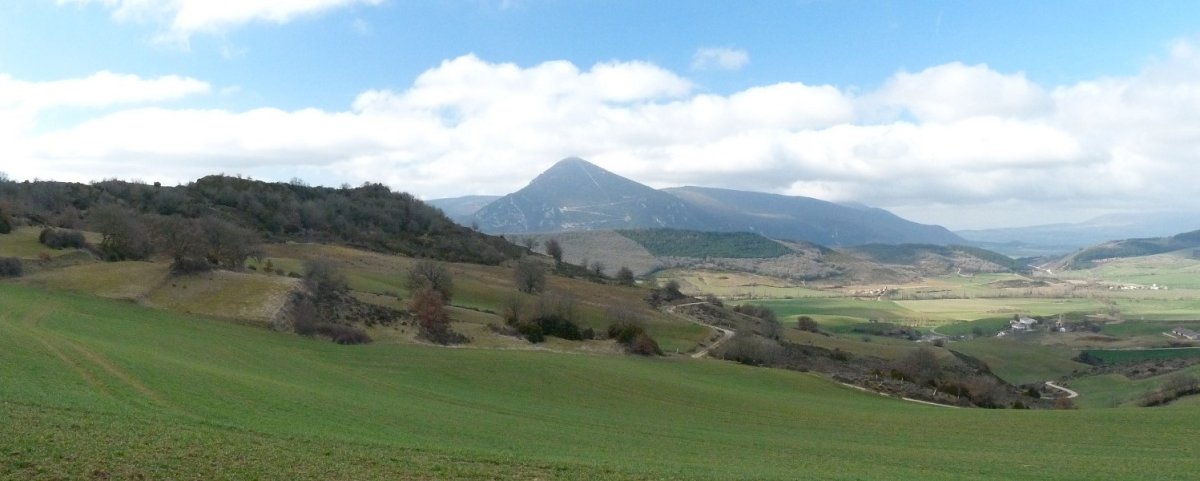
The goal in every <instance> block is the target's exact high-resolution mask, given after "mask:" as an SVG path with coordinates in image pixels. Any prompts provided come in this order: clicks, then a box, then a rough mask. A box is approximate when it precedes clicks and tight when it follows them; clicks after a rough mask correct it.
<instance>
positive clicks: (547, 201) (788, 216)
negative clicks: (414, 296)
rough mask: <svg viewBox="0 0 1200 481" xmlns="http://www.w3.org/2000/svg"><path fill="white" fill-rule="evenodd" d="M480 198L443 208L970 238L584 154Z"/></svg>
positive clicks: (605, 221)
mask: <svg viewBox="0 0 1200 481" xmlns="http://www.w3.org/2000/svg"><path fill="white" fill-rule="evenodd" d="M478 201H479V198H478V197H471V198H456V199H439V200H438V201H436V205H440V206H444V208H445V209H448V210H447V212H448V213H450V212H453V214H452V216H453V217H455V218H456V219H459V221H460V222H464V223H474V224H477V225H478V226H479V227H480V229H482V230H483V231H484V232H489V233H496V234H513V233H546V232H562V231H580V230H613V229H641V228H671V229H683V230H698V231H710V232H755V233H758V234H762V235H764V236H766V237H769V238H772V239H784V240H798V241H807V242H814V243H817V244H822V245H829V246H840V245H856V244H868V243H893V244H901V243H925V244H962V243H964V242H965V241H963V239H962V238H960V237H958V236H956V235H954V234H953V233H951V232H950V231H948V230H946V229H945V228H943V227H940V226H932V225H923V224H917V223H915V222H911V221H908V220H905V219H903V218H900V217H899V216H896V215H895V214H892V213H890V212H888V211H886V210H883V209H876V208H870V207H865V206H855V205H843V204H836V203H832V202H826V201H823V200H818V199H812V198H808V197H796V196H784V195H775V194H764V193H758V192H744V191H736V190H727V189H713V188H705V187H679V188H673V189H664V190H661V191H660V190H654V189H652V188H650V187H648V186H645V185H642V184H639V183H637V182H635V181H633V180H630V179H626V178H624V177H621V176H619V175H616V174H614V173H612V172H609V171H606V170H604V169H602V168H600V167H598V166H596V165H595V164H592V163H589V162H587V161H585V160H582V159H577V158H570V159H564V160H562V161H560V162H558V163H557V164H555V165H554V166H553V167H551V168H550V169H549V170H547V171H545V172H543V173H542V174H541V175H539V176H538V177H537V178H535V179H534V180H533V181H532V182H530V183H529V185H528V186H526V187H525V188H523V189H521V190H519V191H517V192H514V193H512V194H509V195H506V196H504V197H502V198H499V199H497V200H495V201H493V202H491V203H490V204H488V205H486V206H484V207H483V208H481V209H479V210H478V211H477V212H476V213H475V215H474V217H473V218H471V219H467V218H465V217H463V212H465V210H467V209H468V208H469V206H472V205H474V203H477V202H478Z"/></svg>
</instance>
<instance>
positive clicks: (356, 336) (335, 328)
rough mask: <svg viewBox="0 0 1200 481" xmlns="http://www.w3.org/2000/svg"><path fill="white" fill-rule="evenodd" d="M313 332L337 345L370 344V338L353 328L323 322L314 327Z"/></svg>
mask: <svg viewBox="0 0 1200 481" xmlns="http://www.w3.org/2000/svg"><path fill="white" fill-rule="evenodd" d="M315 332H316V333H317V334H320V335H322V336H327V337H329V339H330V340H332V341H333V342H336V343H338V344H366V343H369V342H371V336H368V335H367V333H366V332H365V331H363V330H362V329H359V328H357V327H354V326H345V325H341V324H331V323H328V322H323V323H320V324H317V325H316V328H315Z"/></svg>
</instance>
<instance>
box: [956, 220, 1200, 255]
mask: <svg viewBox="0 0 1200 481" xmlns="http://www.w3.org/2000/svg"><path fill="white" fill-rule="evenodd" d="M1195 229H1200V213H1198V212H1137V213H1121V214H1109V215H1104V216H1100V217H1096V218H1093V219H1089V220H1086V221H1083V222H1076V223H1058V224H1043V225H1033V226H1028V227H1005V228H997V229H976V230H960V231H956V232H955V234H958V235H959V236H961V237H963V238H965V239H967V240H968V241H971V243H972V244H975V245H979V246H981V247H986V248H988V249H993V250H998V251H1001V252H1004V253H1005V254H1009V255H1034V254H1036V255H1044V254H1055V253H1057V254H1065V253H1068V252H1071V251H1074V250H1077V249H1081V248H1085V247H1089V246H1093V245H1096V244H1099V243H1102V242H1106V241H1112V240H1119V239H1131V238H1148V237H1162V236H1170V235H1172V234H1175V233H1178V232H1184V231H1188V230H1195Z"/></svg>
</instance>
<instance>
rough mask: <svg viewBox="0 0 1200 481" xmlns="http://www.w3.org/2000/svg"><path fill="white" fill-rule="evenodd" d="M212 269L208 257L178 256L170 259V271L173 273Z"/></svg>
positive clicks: (193, 272) (179, 273)
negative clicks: (172, 259)
mask: <svg viewBox="0 0 1200 481" xmlns="http://www.w3.org/2000/svg"><path fill="white" fill-rule="evenodd" d="M212 269H213V265H212V263H211V262H209V261H208V259H197V258H195V257H179V258H176V259H175V260H174V261H171V273H172V274H175V275H184V274H197V273H200V272H208V271H211V270H212Z"/></svg>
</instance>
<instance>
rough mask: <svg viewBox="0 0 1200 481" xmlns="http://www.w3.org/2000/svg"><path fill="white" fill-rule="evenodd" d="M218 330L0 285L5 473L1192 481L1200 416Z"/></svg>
mask: <svg viewBox="0 0 1200 481" xmlns="http://www.w3.org/2000/svg"><path fill="white" fill-rule="evenodd" d="M204 321H205V320H204V319H202V318H197V317H190V316H179V315H172V314H164V313H162V312H161V311H155V310H149V309H144V308H139V307H137V306H132V305H130V304H128V303H122V302H115V301H106V300H97V299H94V298H86V297H80V296H71V295H62V294H54V293H48V292H45V291H40V290H36V289H30V288H24V287H19V286H14V285H12V284H9V283H0V378H2V379H4V381H5V382H4V389H0V405H3V406H4V409H5V416H6V419H7V420H8V421H11V422H4V423H0V437H2V438H3V439H5V446H6V448H5V453H4V461H3V463H0V477H2V478H5V479H22V480H51V479H262V480H276V479H278V480H285V479H286V480H316V479H362V480H374V479H380V480H382V479H603V480H624V479H689V480H707V479H713V480H716V479H766V480H770V479H781V480H782V479H796V478H797V476H798V474H797V473H803V474H802V475H801V476H802V477H811V478H814V479H832V480H839V479H846V480H849V479H926V480H950V479H964V478H970V479H979V480H992V479H996V480H999V479H1012V478H1013V477H1014V474H1016V473H1021V476H1024V475H1028V476H1033V477H1037V478H1038V479H1046V480H1058V479H1064V480H1065V479H1084V478H1087V479H1092V478H1104V479H1137V478H1140V477H1144V476H1145V475H1146V473H1153V477H1154V478H1155V479H1164V480H1171V479H1191V478H1193V477H1194V469H1195V463H1194V462H1191V461H1189V460H1188V459H1189V458H1187V457H1186V456H1184V457H1181V456H1180V449H1181V446H1187V445H1189V443H1190V442H1191V441H1192V440H1193V438H1194V433H1195V431H1196V429H1197V428H1198V427H1200V421H1197V420H1198V419H1200V418H1198V417H1197V416H1194V415H1193V414H1194V412H1195V406H1194V405H1193V406H1189V407H1179V408H1164V409H1143V410H1133V409H1098V410H1083V411H1019V412H1018V411H1007V410H968V409H945V408H939V407H931V406H923V405H917V404H913V403H907V402H904V401H900V400H895V399H887V398H883V397H880V396H878V395H875V394H870V393H863V392H859V391H855V390H852V389H848V388H845V387H842V386H840V385H837V384H835V383H831V382H828V381H826V380H823V379H820V378H819V377H817V376H815V375H811V374H802V373H797V372H789V371H783V370H773V369H757V368H751V367H746V366H740V365H736V364H732V363H721V362H712V361H692V360H682V359H681V360H677V361H663V360H647V359H633V358H622V357H612V356H590V355H568V354H557V353H545V352H525V351H490V350H476V349H443V348H431V347H424V346H404V345H385V344H377V345H370V346H359V347H346V346H338V345H333V344H328V343H319V342H313V341H310V340H306V339H303V338H299V337H292V336H280V335H277V334H272V333H270V332H267V331H265V330H260V329H254V328H250V327H246V326H240V325H236V324H232V323H224V322H204ZM781 406H793V407H795V406H802V407H803V409H781ZM880 426H886V427H887V429H883V430H881V429H880ZM1097 439H1103V440H1104V442H1102V443H1097V442H1096V440H1097ZM778 446H787V447H788V449H785V450H780V449H777V447H778ZM1048 446H1052V447H1053V449H1045V447H1048ZM1014 452H1019V453H1021V455H1020V462H1019V464H1014V462H1013V458H1012V454H1011V453H1014ZM864 459H866V460H868V461H864ZM631 460H632V461H631Z"/></svg>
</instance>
